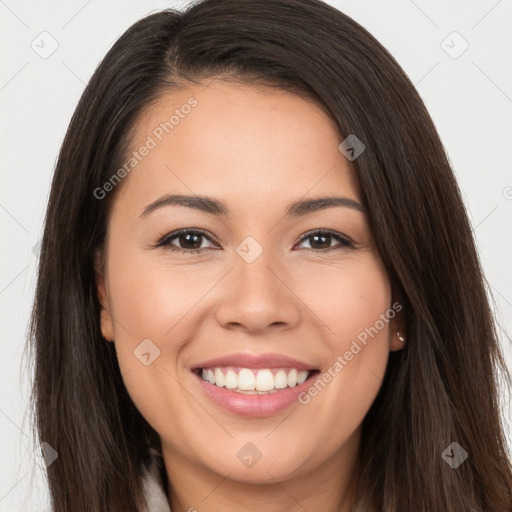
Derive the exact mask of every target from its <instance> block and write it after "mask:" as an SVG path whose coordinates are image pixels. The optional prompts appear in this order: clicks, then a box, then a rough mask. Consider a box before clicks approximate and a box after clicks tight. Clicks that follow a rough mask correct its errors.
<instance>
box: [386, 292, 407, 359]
mask: <svg viewBox="0 0 512 512" xmlns="http://www.w3.org/2000/svg"><path fill="white" fill-rule="evenodd" d="M393 297H396V298H394V299H393V300H392V301H391V304H392V307H391V309H392V310H393V311H395V316H394V317H393V318H392V319H391V320H390V322H389V350H390V351H391V352H396V351H398V350H402V349H403V348H404V346H405V344H406V343H407V321H406V318H405V311H404V303H403V300H402V298H401V295H400V294H399V293H393ZM397 332H399V333H400V336H401V337H402V338H403V339H404V340H405V341H402V340H401V339H400V338H399V337H398V334H397Z"/></svg>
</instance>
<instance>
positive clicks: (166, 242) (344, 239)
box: [153, 228, 355, 254]
mask: <svg viewBox="0 0 512 512" xmlns="http://www.w3.org/2000/svg"><path fill="white" fill-rule="evenodd" d="M182 234H197V235H201V236H203V237H204V238H206V239H208V240H210V241H211V242H213V243H214V244H217V245H220V244H219V243H218V242H217V241H216V240H215V238H214V237H212V236H211V235H210V234H209V233H207V232H206V231H204V230H203V229H200V228H183V229H178V230H176V231H172V232H171V233H168V234H166V235H164V236H163V237H161V238H160V240H159V241H158V242H157V243H156V244H155V245H154V246H153V247H154V248H158V247H164V248H166V249H167V250H170V251H178V252H182V253H188V254H194V253H205V252H206V253H207V252H209V251H211V250H212V248H211V247H203V248H199V249H182V248H181V247H176V246H172V245H171V243H170V241H171V240H174V239H175V238H177V237H179V236H180V235H182ZM318 234H321V235H330V236H332V237H333V238H337V239H338V240H340V241H341V244H342V245H341V249H351V248H354V247H355V244H354V242H353V241H352V240H351V239H350V238H349V237H348V236H346V235H344V234H342V233H339V232H337V231H333V230H331V229H324V228H315V229H312V230H310V231H308V232H306V233H304V234H303V235H302V236H301V237H300V238H299V240H298V241H297V243H296V244H294V247H295V246H296V245H300V244H301V243H302V242H303V241H305V240H307V239H308V238H310V237H312V236H313V235H318ZM337 249H339V248H338V247H336V246H334V247H329V248H327V249H307V248H306V249H303V250H306V251H309V252H314V253H319V254H320V253H325V252H329V251H332V250H337Z"/></svg>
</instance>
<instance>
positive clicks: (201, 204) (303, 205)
mask: <svg viewBox="0 0 512 512" xmlns="http://www.w3.org/2000/svg"><path fill="white" fill-rule="evenodd" d="M176 205H177V206H186V207H187V208H194V209H196V210H200V211H203V212H206V213H210V214H212V215H216V216H222V217H228V216H229V209H228V207H227V206H226V204H225V203H223V202H222V201H219V200H217V199H213V198H212V197H208V196H198V195H195V196H187V195H182V194H178V195H174V194H173V195H170V194H167V195H165V196H162V197H160V198H159V199H157V200H156V201H153V202H152V203H151V204H149V205H148V206H146V208H145V209H144V211H143V212H142V213H141V215H140V217H146V216H148V215H149V214H150V213H151V212H153V211H155V210H157V209H158V208H162V207H164V206H176ZM340 206H341V207H345V208H352V209H354V210H357V211H359V212H361V213H363V214H366V209H365V208H364V207H363V205H362V204H361V203H359V202H358V201H356V200H355V199H350V198H349V197H335V196H334V197H318V198H315V199H303V200H300V201H295V202H293V203H291V204H289V205H288V207H287V208H286V212H285V216H286V217H302V216H303V215H307V214H309V213H313V212H316V211H319V210H324V209H327V208H334V207H340Z"/></svg>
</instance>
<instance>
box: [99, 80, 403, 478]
mask: <svg viewBox="0 0 512 512" xmlns="http://www.w3.org/2000/svg"><path fill="white" fill-rule="evenodd" d="M192 98H193V99H192ZM186 105H189V107H186ZM173 114H174V119H173V120H171V121H170V123H171V124H172V128H170V126H171V124H170V123H169V119H170V118H171V116H172V115H173ZM166 122H167V123H168V124H167V125H165V123H166ZM161 123H162V124H161ZM162 126H164V128H162ZM341 141H342V138H341V136H340V134H339V133H338V131H337V129H336V126H335V124H334V123H333V122H332V121H331V120H330V118H329V117H328V116H327V115H326V113H325V112H324V111H323V110H322V109H321V108H319V107H318V106H316V105H315V104H314V103H312V102H310V101H306V100H304V99H302V98H300V97H298V96H296V95H293V94H290V93H286V92H283V91H277V90H269V89H264V88H261V87H258V88H256V87H254V86H249V85H243V86H242V85H232V84H227V83H223V82H221V81H215V82H213V83H211V84H210V85H209V86H208V87H206V88H205V87H204V86H201V87H199V86H194V87H191V88H190V89H187V90H186V91H181V92H173V93H171V94H168V95H166V96H164V97H162V98H161V99H160V100H158V102H157V103H155V104H154V105H153V106H152V107H151V108H150V109H149V110H148V111H147V112H146V114H145V116H144V117H143V118H141V119H140V121H139V123H138V124H137V126H136V130H135V135H134V138H133V140H132V149H133V151H137V153H138V156H137V157H135V158H136V160H137V161H136V162H135V160H133V161H132V162H131V164H132V168H131V170H130V171H129V172H128V173H126V174H127V175H126V176H125V177H124V178H123V180H122V182H121V184H120V185H117V186H118V187H119V190H117V191H116V192H117V195H116V197H115V201H114V203H113V207H112V210H111V214H110V217H109V223H108V233H107V237H106V241H105V246H104V248H103V251H102V253H101V254H99V258H101V259H102V262H103V264H104V272H103V273H102V274H101V275H99V278H98V291H99V297H100V300H101V302H102V304H103V306H104V309H103V311H102V316H101V327H102V332H103V335H104V336H105V338H106V339H108V340H111V341H112V342H113V343H115V347H116V351H117V356H118V359H119V365H120V368H121V373H122V375H123V379H124V383H125V385H126V388H127V390H128V392H129V394H130V396H131V398H132V400H133V402H134V403H135V405H136V406H137V408H138V409H139V410H140V412H141V413H142V415H143V416H144V417H145V418H146V420H147V421H148V422H149V423H150V424H151V425H152V427H153V428H154V429H155V430H156V431H157V432H158V433H159V435H160V437H161V440H162V445H163V454H164V459H165V461H166V466H167V469H168V471H172V468H173V464H176V462H173V461H177V460H179V461H180V463H181V464H183V465H186V466H187V467H190V468H193V467H195V468H200V470H201V471H203V472H209V473H215V474H222V475H226V474H228V473H229V474H230V478H232V479H236V480H238V481H241V482H259V483H263V482H270V483H271V482H274V481H276V480H285V479H289V478H292V477H297V476H300V475H306V474H308V473H314V472H317V473H318V472H319V471H321V468H324V467H327V466H328V465H331V467H335V466H336V467H340V464H342V461H343V460H353V456H354V455H355V453H356V452H357V449H358V442H359V433H360V426H361V422H362V420H363V418H364V416H365V414H366V413H367V411H368V409H369V408H370V406H371V404H372V402H373V400H374V399H375V397H376V395H377V392H378V390H379V388H380V386H381V379H382V378H383V375H384V373H385V368H386V363H387V360H388V356H389V351H390V350H397V349H399V348H401V346H402V345H401V342H400V341H399V339H398V337H397V335H396V329H397V328H400V325H399V322H400V320H399V319H400V315H399V314H398V309H399V308H398V309H397V308H396V307H393V302H394V297H392V294H391V286H390V282H389V279H388V276H387V273H386V271H385V268H384V266H383V264H382V261H381V259H380V257H379V254H378V252H377V250H376V247H375V244H374V240H373V238H372V233H371V231H370V227H369V223H368V216H367V214H366V213H365V212H364V211H362V208H361V207H360V204H361V192H360V189H359V186H358V182H357V178H356V175H355V173H354V170H353V169H352V168H351V166H350V164H351V162H350V161H349V160H347V158H346V157H345V156H344V154H343V153H342V152H340V150H339V149H338V146H339V144H340V143H341ZM144 146H145V147H146V148H147V150H146V151H144V150H141V149H140V148H142V147H144ZM143 153H144V154H143ZM133 164H134V165H133ZM127 168H128V167H127ZM177 195H179V196H187V197H188V198H190V200H189V202H188V203H187V201H186V198H181V200H179V201H178V200H177V199H174V200H173V199H172V197H171V196H177ZM204 197H207V198H208V199H209V201H206V200H203V201H202V202H201V201H200V198H204ZM332 197H336V198H341V200H339V199H338V200H332V201H331V202H329V201H324V203H318V202H316V203H315V202H314V200H316V199H318V198H332ZM191 200H193V201H191ZM300 201H308V202H307V203H304V204H303V205H302V206H295V208H293V207H292V208H291V209H290V210H289V208H290V205H293V204H294V203H297V202H300ZM218 203H219V204H218ZM220 203H221V204H220ZM179 230H185V231H184V232H182V233H181V234H179V233H177V232H178V231H179ZM193 251H195V252H193ZM215 360H218V361H215ZM203 369H204V370H205V371H204V377H205V378H206V379H207V380H203V378H202V376H203V371H202V370H203ZM297 378H298V380H297ZM305 378H307V380H306V381H304V379H305ZM208 379H209V380H208ZM214 379H216V380H214ZM256 386H257V389H255V390H254V391H253V389H254V388H255V387H256ZM270 389H272V391H270ZM239 391H243V392H239Z"/></svg>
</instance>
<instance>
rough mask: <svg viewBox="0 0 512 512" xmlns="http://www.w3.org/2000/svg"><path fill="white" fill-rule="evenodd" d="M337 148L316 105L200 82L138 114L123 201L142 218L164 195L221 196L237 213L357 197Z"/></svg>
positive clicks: (267, 91)
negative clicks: (313, 199) (303, 201)
mask: <svg viewBox="0 0 512 512" xmlns="http://www.w3.org/2000/svg"><path fill="white" fill-rule="evenodd" d="M340 142H341V136H340V134H339V132H338V129H337V127H336V125H335V123H334V121H333V120H332V119H331V118H330V117H329V116H328V115H327V114H326V112H325V110H324V109H323V108H322V107H320V106H318V105H316V103H314V102H312V101H311V100H306V99H304V98H302V97H300V96H297V95H294V94H291V93H289V92H286V91H281V90H277V89H271V88H264V87H261V86H257V87H256V86H250V85H245V84H244V85H241V84H231V83H226V82H221V81H214V82H212V83H210V84H209V85H207V86H206V85H201V86H199V85H193V86H191V87H190V88H187V89H185V90H181V91H173V92H170V93H167V94H165V95H163V96H161V97H160V98H159V99H158V100H157V101H156V102H154V103H153V104H152V105H151V106H150V107H149V108H147V109H146V111H145V112H144V113H143V115H141V116H140V118H139V120H138V122H137V124H136V125H135V127H134V130H133V136H132V139H131V148H130V151H129V154H128V155H127V161H128V159H130V157H131V158H135V161H132V162H131V163H132V164H133V166H130V165H128V168H130V171H129V172H128V173H127V176H126V177H125V178H124V179H123V183H122V190H120V191H119V192H120V194H119V198H118V200H120V201H124V202H126V201H128V202H129V203H130V204H131V206H132V207H133V208H136V209H137V213H138V214H140V213H142V209H143V208H144V207H145V206H146V205H147V204H149V203H150V202H152V201H154V200H155V199H156V197H157V196H160V195H162V194H165V193H187V194H204V195H209V196H213V197H219V198H224V199H225V200H226V202H228V203H229V204H230V205H231V206H232V208H230V210H234V213H235V214H236V213H237V212H236V210H237V209H240V208H250V207H252V208H257V209H258V210H260V209H261V207H262V206H263V205H264V206H265V208H274V207H277V205H279V204H280V203H283V204H288V203H290V202H292V201H294V200H297V199H298V198H300V197H303V196H318V195H326V194H332V193H333V192H338V193H339V194H343V195H344V196H348V197H351V198H353V199H358V200H359V198H360V194H359V187H358V182H357V178H356V176H355V173H354V170H353V168H352V167H351V165H350V162H349V161H348V160H347V159H346V158H345V156H344V155H343V154H342V153H341V152H340V151H339V149H338V146H339V144H340ZM133 152H135V153H137V156H136V157H133V156H132V153H133ZM142 153H144V154H143V155H142Z"/></svg>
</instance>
